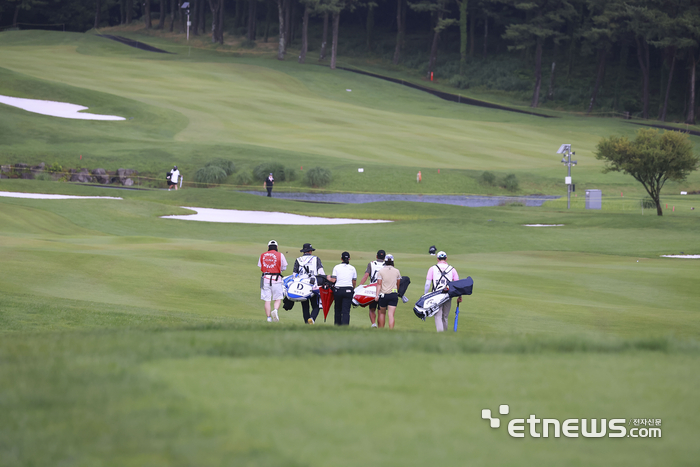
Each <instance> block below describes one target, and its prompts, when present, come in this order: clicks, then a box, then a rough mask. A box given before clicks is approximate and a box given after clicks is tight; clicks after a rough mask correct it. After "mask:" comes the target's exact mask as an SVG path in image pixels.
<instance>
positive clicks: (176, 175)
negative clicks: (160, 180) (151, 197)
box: [168, 166, 180, 191]
mask: <svg viewBox="0 0 700 467" xmlns="http://www.w3.org/2000/svg"><path fill="white" fill-rule="evenodd" d="M168 175H170V178H169V179H168V191H170V190H171V189H172V188H173V187H175V189H176V190H177V181H178V180H179V179H180V171H179V170H177V166H174V167H173V170H171V171H170V173H169V174H168Z"/></svg>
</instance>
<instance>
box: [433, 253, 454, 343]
mask: <svg viewBox="0 0 700 467" xmlns="http://www.w3.org/2000/svg"><path fill="white" fill-rule="evenodd" d="M437 259H438V262H437V264H436V265H435V266H431V267H430V269H428V275H427V276H426V278H425V293H428V292H434V291H436V290H440V289H444V288H445V286H446V285H447V283H448V282H453V281H458V280H459V274H457V270H456V269H455V268H454V267H452V266H450V265H449V264H447V253H445V252H444V251H440V252H438V254H437ZM461 301H462V297H458V298H457V303H461ZM450 308H452V299H451V298H450V299H449V300H448V301H446V302H445V303H443V304H442V305H440V310H438V312H437V313H436V314H435V328H436V329H437V332H443V331H444V330H445V329H448V327H447V318H448V317H449V316H450Z"/></svg>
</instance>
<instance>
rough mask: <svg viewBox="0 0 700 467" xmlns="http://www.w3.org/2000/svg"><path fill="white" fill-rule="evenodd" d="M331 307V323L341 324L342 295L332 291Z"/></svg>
mask: <svg viewBox="0 0 700 467" xmlns="http://www.w3.org/2000/svg"><path fill="white" fill-rule="evenodd" d="M333 307H334V309H333V324H334V325H336V326H340V325H341V324H342V322H341V315H342V313H343V297H342V295H341V294H340V293H335V292H334V293H333Z"/></svg>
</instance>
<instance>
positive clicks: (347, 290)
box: [333, 287, 354, 326]
mask: <svg viewBox="0 0 700 467" xmlns="http://www.w3.org/2000/svg"><path fill="white" fill-rule="evenodd" d="M353 292H354V289H353V288H352V287H337V288H335V289H333V298H334V300H335V321H334V324H335V325H337V326H343V325H345V326H347V325H348V324H350V305H352V296H353Z"/></svg>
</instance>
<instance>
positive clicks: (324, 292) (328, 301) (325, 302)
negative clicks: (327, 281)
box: [319, 287, 334, 321]
mask: <svg viewBox="0 0 700 467" xmlns="http://www.w3.org/2000/svg"><path fill="white" fill-rule="evenodd" d="M319 293H320V294H321V306H322V307H323V321H326V318H328V312H329V311H331V305H332V304H333V298H334V297H333V291H332V290H331V289H330V288H328V289H326V288H324V287H321V288H320V289H319Z"/></svg>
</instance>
